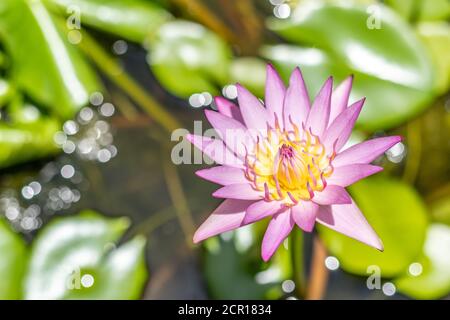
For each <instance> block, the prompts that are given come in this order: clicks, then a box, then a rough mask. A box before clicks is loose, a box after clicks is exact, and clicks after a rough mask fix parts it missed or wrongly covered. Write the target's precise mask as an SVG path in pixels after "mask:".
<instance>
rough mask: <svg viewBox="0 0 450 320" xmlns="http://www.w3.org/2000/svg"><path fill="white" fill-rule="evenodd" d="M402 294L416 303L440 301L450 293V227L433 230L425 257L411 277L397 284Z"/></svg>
mask: <svg viewBox="0 0 450 320" xmlns="http://www.w3.org/2000/svg"><path fill="white" fill-rule="evenodd" d="M395 285H396V287H397V288H398V290H399V291H400V292H402V293H405V294H407V295H408V296H410V297H412V298H415V299H438V298H442V297H444V296H446V295H447V294H449V293H450V227H449V226H446V225H443V224H433V225H431V226H430V227H429V229H428V233H427V239H426V241H425V246H424V253H423V255H422V256H421V257H420V258H419V259H418V262H416V263H415V264H412V265H411V266H410V268H409V271H408V273H406V274H405V275H404V276H402V277H400V278H398V279H396V280H395Z"/></svg>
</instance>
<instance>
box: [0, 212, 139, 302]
mask: <svg viewBox="0 0 450 320" xmlns="http://www.w3.org/2000/svg"><path fill="white" fill-rule="evenodd" d="M128 226H129V222H128V219H126V218H115V219H111V218H104V217H102V216H101V215H99V214H98V213H96V212H93V211H83V212H81V213H79V214H78V215H77V216H74V217H66V218H57V219H54V220H53V221H52V222H50V223H49V224H48V225H47V226H46V227H45V228H44V229H43V230H41V231H40V232H39V234H38V236H37V238H36V239H35V240H34V241H33V245H32V246H31V248H28V247H27V246H26V245H25V242H24V240H22V238H21V237H20V236H19V235H18V234H17V233H15V232H13V231H12V230H11V229H10V227H9V226H8V225H7V223H5V222H4V221H3V220H0V249H1V250H2V258H1V259H0V276H1V277H2V279H3V280H2V282H1V284H0V298H1V299H20V298H25V299H137V298H139V297H140V295H141V293H142V290H143V286H144V284H145V282H146V279H147V269H146V266H145V259H144V247H145V242H146V241H145V238H143V237H141V236H136V237H135V238H133V239H132V240H130V241H128V242H126V243H124V244H121V245H120V246H119V247H117V248H116V245H117V242H118V241H119V239H120V238H121V237H122V236H123V234H124V232H125V231H126V230H127V228H128ZM28 251H30V253H29V255H30V257H29V259H28ZM84 275H90V276H92V277H93V283H87V282H86V280H84V281H85V282H83V276H84Z"/></svg>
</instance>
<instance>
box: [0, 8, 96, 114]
mask: <svg viewBox="0 0 450 320" xmlns="http://www.w3.org/2000/svg"><path fill="white" fill-rule="evenodd" d="M0 36H1V38H2V40H3V41H4V45H5V49H6V51H7V53H8V54H9V55H10V57H11V77H12V79H13V80H14V82H15V83H16V85H17V87H18V89H20V90H23V91H24V92H25V93H26V94H27V95H29V96H30V97H31V98H32V99H34V100H35V101H36V102H38V103H40V104H42V105H44V106H46V107H47V108H49V109H51V110H52V111H53V112H54V113H55V114H56V115H58V116H60V117H62V118H71V117H73V115H74V114H75V112H76V111H77V110H78V109H79V108H80V107H82V106H84V105H85V104H87V103H88V99H89V94H90V93H91V92H93V91H95V90H96V89H97V88H98V83H97V79H96V76H95V73H94V72H93V70H92V69H91V68H90V66H89V65H88V64H87V63H86V61H85V60H84V59H83V57H82V56H81V55H80V53H79V52H78V51H77V49H76V47H75V46H74V45H70V44H68V43H67V41H66V39H65V37H67V35H66V34H61V33H60V32H59V30H58V28H56V26H55V24H54V21H53V19H52V17H51V16H50V13H49V12H48V11H47V9H46V8H45V7H44V5H43V4H42V2H41V1H40V0H35V1H27V0H3V1H1V2H0Z"/></svg>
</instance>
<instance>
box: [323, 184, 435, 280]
mask: <svg viewBox="0 0 450 320" xmlns="http://www.w3.org/2000/svg"><path fill="white" fill-rule="evenodd" d="M349 191H350V193H351V195H352V197H353V198H354V199H355V202H356V203H357V204H358V207H359V208H360V209H361V211H362V212H363V213H364V216H365V217H366V218H367V220H368V221H369V223H370V224H371V225H372V226H373V228H374V229H375V230H376V232H377V233H378V236H379V237H380V238H381V239H382V241H383V245H384V251H383V252H379V251H377V250H374V249H373V248H371V247H369V246H367V245H365V244H362V243H360V242H358V241H355V240H354V239H350V238H348V237H346V236H344V235H342V234H340V233H337V232H335V231H333V230H331V229H329V228H326V227H321V226H320V227H319V232H320V235H321V238H322V239H323V240H324V242H325V245H326V246H327V248H328V249H329V250H330V252H331V253H332V254H333V255H335V256H336V257H338V259H339V260H340V262H341V265H342V268H343V269H344V270H347V271H349V272H352V273H355V274H358V275H363V276H364V275H367V267H369V266H371V265H376V266H379V267H380V269H381V275H382V276H384V277H389V278H390V277H394V276H397V275H399V274H400V273H403V272H404V271H405V270H407V268H408V266H409V264H411V263H412V262H414V261H415V260H414V259H416V258H417V256H418V255H419V254H420V252H421V249H422V245H423V242H424V239H425V233H426V228H427V224H428V221H427V214H426V209H425V206H424V204H423V203H422V201H421V199H420V196H419V195H418V194H417V193H416V192H415V191H414V190H413V189H412V188H411V187H410V186H409V185H407V184H405V183H402V182H400V181H395V180H393V179H390V178H389V179H387V178H385V177H371V178H366V179H364V180H362V181H360V182H358V183H356V184H354V185H352V186H351V187H350V188H349Z"/></svg>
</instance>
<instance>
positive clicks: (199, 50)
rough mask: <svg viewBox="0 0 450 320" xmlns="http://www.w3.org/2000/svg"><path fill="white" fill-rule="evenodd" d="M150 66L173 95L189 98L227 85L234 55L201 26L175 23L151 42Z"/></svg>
mask: <svg viewBox="0 0 450 320" xmlns="http://www.w3.org/2000/svg"><path fill="white" fill-rule="evenodd" d="M148 49H149V54H148V63H149V65H150V67H151V69H152V71H153V73H154V74H155V76H156V78H157V79H158V80H159V81H160V82H161V84H162V85H163V86H164V87H165V88H166V89H167V90H168V91H170V92H171V93H173V94H175V95H178V96H180V97H188V96H190V95H191V94H193V93H199V92H203V91H208V92H210V93H214V94H217V93H218V90H217V87H218V86H219V85H222V84H224V83H226V81H227V79H228V67H229V63H230V57H231V51H230V49H229V48H228V46H227V45H226V43H225V42H224V41H223V40H222V39H221V38H219V37H218V36H217V35H216V34H214V33H213V32H211V31H209V30H208V29H206V28H205V27H203V26H202V25H200V24H196V23H193V22H188V21H182V20H175V21H171V22H167V23H165V24H164V25H162V26H161V27H160V28H159V30H158V32H157V33H156V35H155V36H154V37H151V38H150V40H149V48H148Z"/></svg>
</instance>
